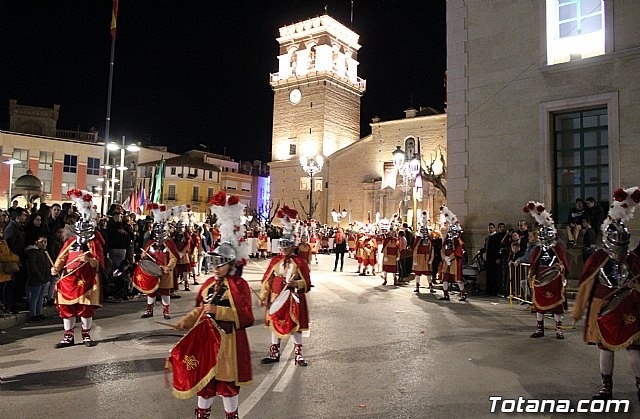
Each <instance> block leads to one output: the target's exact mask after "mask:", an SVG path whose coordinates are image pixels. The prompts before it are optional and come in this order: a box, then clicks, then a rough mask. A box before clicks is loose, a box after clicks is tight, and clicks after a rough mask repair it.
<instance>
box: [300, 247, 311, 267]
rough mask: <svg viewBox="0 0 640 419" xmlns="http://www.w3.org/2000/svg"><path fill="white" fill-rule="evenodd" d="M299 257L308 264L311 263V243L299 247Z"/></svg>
mask: <svg viewBox="0 0 640 419" xmlns="http://www.w3.org/2000/svg"><path fill="white" fill-rule="evenodd" d="M298 256H299V257H301V258H302V259H303V260H304V261H305V262H307V264H309V263H311V256H312V255H311V245H310V244H309V243H300V244H299V245H298Z"/></svg>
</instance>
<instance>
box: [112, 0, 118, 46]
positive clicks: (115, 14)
mask: <svg viewBox="0 0 640 419" xmlns="http://www.w3.org/2000/svg"><path fill="white" fill-rule="evenodd" d="M117 19H118V0H113V10H112V11H111V38H112V39H116V20H117Z"/></svg>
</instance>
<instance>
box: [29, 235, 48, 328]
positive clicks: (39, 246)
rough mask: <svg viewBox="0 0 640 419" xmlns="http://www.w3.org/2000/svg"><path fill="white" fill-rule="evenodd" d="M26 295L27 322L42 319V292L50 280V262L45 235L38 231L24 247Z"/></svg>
mask: <svg viewBox="0 0 640 419" xmlns="http://www.w3.org/2000/svg"><path fill="white" fill-rule="evenodd" d="M25 262H26V270H27V295H28V297H29V299H28V301H29V319H28V320H27V321H28V322H29V323H33V322H37V321H40V320H44V319H45V317H44V315H43V314H42V305H43V302H44V292H45V288H46V287H47V284H48V283H49V281H50V280H51V262H50V259H49V256H48V255H47V236H46V235H45V234H44V233H39V234H38V235H37V236H36V239H35V240H34V242H33V243H31V244H30V245H28V246H27V247H26V249H25Z"/></svg>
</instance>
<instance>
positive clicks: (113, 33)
mask: <svg viewBox="0 0 640 419" xmlns="http://www.w3.org/2000/svg"><path fill="white" fill-rule="evenodd" d="M117 15H118V0H113V9H112V12H111V58H110V60H109V87H108V88H107V118H106V121H105V126H104V164H103V165H102V167H103V169H104V170H103V171H102V172H103V176H102V178H103V179H104V182H103V183H104V185H105V186H107V185H108V182H107V169H106V168H105V167H104V166H105V165H107V160H108V159H109V149H108V148H107V143H108V142H109V128H110V125H111V91H112V88H113V66H114V63H115V55H116V18H117ZM111 187H112V188H113V185H112V186H111ZM107 191H108V188H107ZM104 205H105V187H103V188H102V203H101V205H100V208H101V212H102V214H101V215H102V216H104V214H105V210H104Z"/></svg>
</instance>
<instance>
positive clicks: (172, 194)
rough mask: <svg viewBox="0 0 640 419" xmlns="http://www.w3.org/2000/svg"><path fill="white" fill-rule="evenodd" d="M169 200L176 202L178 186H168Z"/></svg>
mask: <svg viewBox="0 0 640 419" xmlns="http://www.w3.org/2000/svg"><path fill="white" fill-rule="evenodd" d="M167 200H168V201H175V200H176V185H168V187H167Z"/></svg>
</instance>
